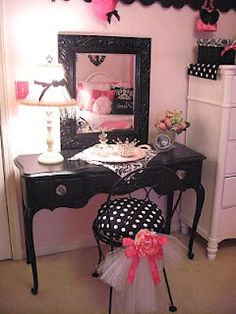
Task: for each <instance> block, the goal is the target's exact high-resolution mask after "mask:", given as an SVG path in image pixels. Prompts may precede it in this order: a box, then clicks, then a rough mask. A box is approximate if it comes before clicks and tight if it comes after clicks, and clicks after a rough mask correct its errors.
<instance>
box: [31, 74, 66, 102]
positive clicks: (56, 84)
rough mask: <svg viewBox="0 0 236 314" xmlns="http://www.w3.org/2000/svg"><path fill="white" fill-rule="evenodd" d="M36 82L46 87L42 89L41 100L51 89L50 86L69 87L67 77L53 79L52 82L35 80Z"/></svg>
mask: <svg viewBox="0 0 236 314" xmlns="http://www.w3.org/2000/svg"><path fill="white" fill-rule="evenodd" d="M34 84H38V85H41V86H42V87H44V89H43V90H42V93H41V94H40V96H39V102H40V101H41V99H42V98H43V95H44V94H45V93H46V91H47V90H48V89H49V87H50V86H53V87H58V86H66V87H67V82H66V80H65V79H63V80H60V81H56V80H55V81H52V83H46V82H39V81H34Z"/></svg>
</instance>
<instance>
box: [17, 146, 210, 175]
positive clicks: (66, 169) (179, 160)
mask: <svg viewBox="0 0 236 314" xmlns="http://www.w3.org/2000/svg"><path fill="white" fill-rule="evenodd" d="M77 152H78V151H77V150H65V151H62V154H63V156H64V158H65V160H64V162H62V163H60V164H57V165H43V164H40V163H38V161H37V158H38V156H39V155H38V154H29V155H20V156H18V157H17V158H16V159H15V165H16V166H17V168H19V170H20V172H21V176H23V177H40V176H43V177H45V176H52V175H53V176H56V175H60V176H61V175H70V176H71V175H78V172H79V173H81V174H83V173H88V172H93V173H94V172H96V173H97V174H99V173H107V172H110V170H109V169H107V168H105V167H101V166H96V165H91V164H89V163H87V162H86V161H83V160H73V161H72V160H67V159H68V158H70V157H72V156H74V155H75V154H76V153H77ZM205 158H206V157H205V156H204V155H202V154H201V153H198V152H196V151H194V150H192V149H190V148H189V147H187V146H185V145H183V144H180V143H176V147H175V148H173V149H171V150H169V151H167V152H161V153H159V154H158V155H157V156H156V157H154V158H153V159H152V160H151V161H150V163H158V164H160V165H165V166H178V165H180V164H183V163H184V164H188V163H193V162H199V161H202V160H204V159H205Z"/></svg>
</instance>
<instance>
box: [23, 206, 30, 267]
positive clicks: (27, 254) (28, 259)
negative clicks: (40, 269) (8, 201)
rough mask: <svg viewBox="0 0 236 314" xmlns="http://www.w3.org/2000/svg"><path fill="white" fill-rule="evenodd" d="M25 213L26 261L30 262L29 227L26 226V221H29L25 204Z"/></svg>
mask: <svg viewBox="0 0 236 314" xmlns="http://www.w3.org/2000/svg"><path fill="white" fill-rule="evenodd" d="M23 208H24V209H23V213H24V234H25V251H26V252H25V253H26V263H27V264H30V256H29V247H28V234H27V227H26V224H27V223H26V221H27V210H26V208H25V206H24V204H23Z"/></svg>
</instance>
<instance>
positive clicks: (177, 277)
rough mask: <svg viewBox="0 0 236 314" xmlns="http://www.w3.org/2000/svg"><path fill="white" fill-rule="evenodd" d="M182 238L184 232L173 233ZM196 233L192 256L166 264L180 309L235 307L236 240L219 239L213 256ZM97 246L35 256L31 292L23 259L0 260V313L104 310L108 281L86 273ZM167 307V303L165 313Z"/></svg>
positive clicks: (216, 313)
mask: <svg viewBox="0 0 236 314" xmlns="http://www.w3.org/2000/svg"><path fill="white" fill-rule="evenodd" d="M176 237H177V238H178V239H179V240H180V241H181V242H182V243H183V244H184V243H186V240H187V239H188V238H187V237H186V236H182V235H180V234H178V233H177V234H176ZM205 248H206V242H205V241H204V240H202V239H201V238H198V239H197V241H196V243H195V258H194V260H192V261H191V260H188V259H187V258H186V259H185V258H184V259H183V261H182V262H181V263H180V265H179V266H178V267H177V268H175V269H168V275H169V280H170V284H171V288H172V291H173V297H174V300H175V304H176V306H177V307H178V312H177V313H179V314H235V313H236V240H227V241H224V242H223V243H221V244H220V249H219V252H218V255H217V259H216V260H215V261H209V260H208V259H207V258H206V253H205ZM96 258H97V251H96V248H86V249H80V250H75V251H70V252H65V253H60V254H55V255H50V256H43V257H38V274H39V293H38V295H36V296H33V295H31V293H30V288H31V285H32V277H31V268H30V266H29V265H27V264H26V263H25V261H1V262H0V314H8V313H11V314H44V313H45V314H53V313H58V314H74V313H76V314H103V313H107V300H108V287H107V286H106V285H105V284H104V283H103V282H101V281H100V280H99V279H97V278H93V277H91V272H92V270H93V269H94V263H95V261H96ZM167 313H170V312H169V311H168V309H167V310H166V312H165V313H162V314H167Z"/></svg>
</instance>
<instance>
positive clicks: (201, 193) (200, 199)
mask: <svg viewBox="0 0 236 314" xmlns="http://www.w3.org/2000/svg"><path fill="white" fill-rule="evenodd" d="M194 191H195V192H196V196H197V204H196V211H195V215H194V219H193V224H192V229H191V233H190V239H189V245H188V258H189V259H193V258H194V253H193V242H194V239H195V235H196V231H197V225H198V222H199V219H200V216H201V213H202V206H203V203H204V199H205V190H204V187H203V186H202V185H201V184H200V185H199V186H197V187H195V188H194Z"/></svg>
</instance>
